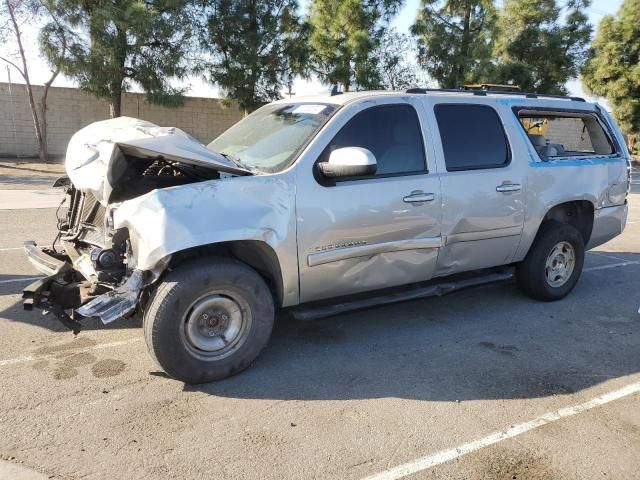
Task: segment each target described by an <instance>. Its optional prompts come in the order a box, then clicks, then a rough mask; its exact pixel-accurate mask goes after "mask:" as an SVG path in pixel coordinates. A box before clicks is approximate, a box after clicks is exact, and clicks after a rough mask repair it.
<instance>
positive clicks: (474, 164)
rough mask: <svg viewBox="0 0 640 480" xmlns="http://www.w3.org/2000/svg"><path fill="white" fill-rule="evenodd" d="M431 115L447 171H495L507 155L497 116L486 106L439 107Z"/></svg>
mask: <svg viewBox="0 0 640 480" xmlns="http://www.w3.org/2000/svg"><path fill="white" fill-rule="evenodd" d="M435 115H436V120H437V122H438V129H439V130H440V139H441V140H442V149H443V150H444V160H445V163H446V165H447V170H448V171H450V172H451V171H458V170H476V169H480V168H498V167H504V166H506V165H508V164H509V160H510V154H509V147H508V145H507V137H506V134H505V132H504V127H503V126H502V122H501V121H500V117H498V113H497V112H496V111H495V110H494V109H493V108H491V107H489V106H487V105H468V104H439V105H436V106H435Z"/></svg>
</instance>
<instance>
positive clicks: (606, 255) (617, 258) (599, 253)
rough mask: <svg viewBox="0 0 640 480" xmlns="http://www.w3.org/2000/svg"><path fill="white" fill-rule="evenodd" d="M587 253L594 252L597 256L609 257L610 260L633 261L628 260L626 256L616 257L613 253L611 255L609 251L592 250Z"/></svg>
mask: <svg viewBox="0 0 640 480" xmlns="http://www.w3.org/2000/svg"><path fill="white" fill-rule="evenodd" d="M589 253H595V254H596V255H597V256H599V257H606V258H610V259H611V260H617V261H619V262H631V261H633V260H629V259H627V258H622V257H616V256H615V255H611V254H610V253H604V252H593V251H591V252H589Z"/></svg>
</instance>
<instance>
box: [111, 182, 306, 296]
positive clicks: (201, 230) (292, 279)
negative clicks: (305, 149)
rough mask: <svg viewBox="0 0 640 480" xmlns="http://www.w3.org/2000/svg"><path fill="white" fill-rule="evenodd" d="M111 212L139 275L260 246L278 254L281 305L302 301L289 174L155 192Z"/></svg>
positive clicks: (292, 187)
mask: <svg viewBox="0 0 640 480" xmlns="http://www.w3.org/2000/svg"><path fill="white" fill-rule="evenodd" d="M112 212H113V226H114V228H115V229H120V228H126V229H128V231H129V237H130V239H131V248H132V250H133V259H134V263H135V267H136V268H137V269H140V270H154V269H155V268H156V266H157V265H163V264H165V265H166V264H167V263H168V262H167V258H168V257H169V256H170V255H172V254H174V253H177V252H180V251H183V250H187V249H191V248H194V247H199V246H204V245H210V244H215V243H221V242H230V241H241V240H257V241H262V242H264V243H266V244H267V245H269V246H270V247H271V248H272V249H273V251H274V252H275V253H276V256H277V258H278V261H279V263H280V270H281V272H282V275H283V278H282V286H283V298H282V301H283V305H284V306H287V305H292V304H296V303H298V301H299V292H298V278H297V274H298V258H297V249H296V222H295V220H296V219H295V184H294V182H293V177H292V176H291V175H290V174H288V173H286V172H285V173H283V174H278V175H258V176H243V177H230V178H222V179H220V180H209V181H205V182H200V183H193V184H188V185H181V186H177V187H170V188H164V189H159V190H154V191H152V192H149V193H147V194H146V195H143V196H141V197H137V198H134V199H132V200H127V201H125V202H122V203H121V204H119V205H117V206H116V207H115V208H114V209H113V210H112Z"/></svg>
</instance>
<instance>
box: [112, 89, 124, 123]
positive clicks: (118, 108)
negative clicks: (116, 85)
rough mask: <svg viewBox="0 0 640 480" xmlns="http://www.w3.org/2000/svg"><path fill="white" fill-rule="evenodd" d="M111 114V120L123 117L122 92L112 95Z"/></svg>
mask: <svg viewBox="0 0 640 480" xmlns="http://www.w3.org/2000/svg"><path fill="white" fill-rule="evenodd" d="M109 114H110V115H111V118H116V117H119V116H121V115H122V90H119V91H118V92H112V93H111V100H110V101H109Z"/></svg>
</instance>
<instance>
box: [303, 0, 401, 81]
mask: <svg viewBox="0 0 640 480" xmlns="http://www.w3.org/2000/svg"><path fill="white" fill-rule="evenodd" d="M401 4H402V0H367V1H366V2H365V1H361V0H311V4H310V11H309V22H310V24H311V26H312V34H311V38H310V44H311V47H312V48H313V60H314V71H315V73H316V74H317V75H318V76H319V77H320V79H321V80H322V81H323V82H325V83H328V84H334V83H340V84H342V85H343V87H344V90H345V91H348V90H349V89H350V87H351V86H352V85H355V86H356V87H358V88H365V89H366V88H372V87H375V86H377V85H378V84H379V83H380V79H379V74H378V70H377V59H376V58H375V55H374V51H375V49H376V47H377V46H378V44H379V41H380V38H381V37H382V35H383V34H384V32H385V30H386V23H387V22H388V20H389V18H390V17H391V16H392V15H394V14H395V13H396V12H397V11H398V9H399V8H400V6H401Z"/></svg>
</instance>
